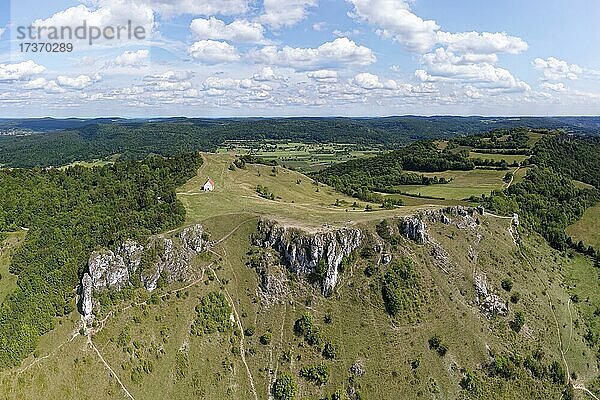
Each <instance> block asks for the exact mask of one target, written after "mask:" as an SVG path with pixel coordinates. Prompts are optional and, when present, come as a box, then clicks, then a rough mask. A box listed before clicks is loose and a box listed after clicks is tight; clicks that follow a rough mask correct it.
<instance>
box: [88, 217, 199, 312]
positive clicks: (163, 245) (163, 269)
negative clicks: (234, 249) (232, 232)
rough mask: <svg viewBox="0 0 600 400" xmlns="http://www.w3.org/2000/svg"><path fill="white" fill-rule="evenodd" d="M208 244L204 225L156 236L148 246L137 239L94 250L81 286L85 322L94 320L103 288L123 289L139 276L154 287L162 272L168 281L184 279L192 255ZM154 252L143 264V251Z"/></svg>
mask: <svg viewBox="0 0 600 400" xmlns="http://www.w3.org/2000/svg"><path fill="white" fill-rule="evenodd" d="M205 247H206V240H205V234H204V229H203V228H202V226H201V225H194V226H191V227H188V228H185V229H184V230H182V231H181V233H180V234H179V236H178V237H177V238H175V239H163V238H156V239H153V240H151V241H150V243H149V244H148V245H146V246H142V245H141V244H139V243H137V242H136V241H134V240H131V239H129V240H126V241H125V242H123V243H122V244H121V245H120V246H119V247H118V249H117V252H116V254H115V253H114V252H113V251H111V250H102V251H97V252H94V253H92V255H91V256H90V259H89V261H88V271H89V272H86V273H85V274H84V275H83V278H82V280H81V286H80V294H81V312H82V314H83V316H84V320H85V321H86V323H88V324H89V323H91V321H92V320H93V314H92V313H93V308H94V305H95V303H94V299H93V294H94V293H101V292H103V291H104V290H117V291H118V290H121V289H122V288H123V287H125V286H127V285H130V284H131V283H132V282H131V277H132V276H136V278H137V277H138V276H139V278H137V279H139V280H140V281H141V283H142V285H143V286H144V287H145V288H146V289H147V290H148V291H153V290H154V289H156V287H157V285H158V280H159V279H160V277H161V276H163V277H164V278H165V279H166V280H167V281H168V282H174V281H177V280H184V279H185V278H186V275H187V272H188V267H189V265H190V262H191V260H192V258H193V257H194V256H195V255H197V254H198V253H200V252H201V251H202V250H204V248H205ZM147 253H151V254H152V255H153V256H154V260H153V262H152V261H151V262H150V265H146V266H145V268H146V270H144V271H140V269H141V268H142V259H143V256H144V254H147Z"/></svg>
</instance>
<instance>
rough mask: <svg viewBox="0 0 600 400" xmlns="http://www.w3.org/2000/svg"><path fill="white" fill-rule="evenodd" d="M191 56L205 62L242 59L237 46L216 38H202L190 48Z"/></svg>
mask: <svg viewBox="0 0 600 400" xmlns="http://www.w3.org/2000/svg"><path fill="white" fill-rule="evenodd" d="M188 52H189V54H190V56H191V57H192V58H194V59H195V60H197V61H200V62H201V63H204V64H220V63H227V62H233V61H237V60H239V59H240V55H239V53H238V51H237V49H236V48H235V47H233V46H232V45H230V44H229V43H226V42H221V41H216V40H200V41H197V42H196V43H194V44H193V45H192V46H191V47H190V48H189V50H188Z"/></svg>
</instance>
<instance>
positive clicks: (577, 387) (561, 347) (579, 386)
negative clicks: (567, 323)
mask: <svg viewBox="0 0 600 400" xmlns="http://www.w3.org/2000/svg"><path fill="white" fill-rule="evenodd" d="M518 247H519V253H520V254H521V257H523V259H524V260H525V261H527V263H528V264H529V266H530V267H531V268H533V265H532V264H531V261H529V258H528V257H527V256H526V255H525V253H524V252H523V249H522V247H521V245H518ZM537 278H538V280H539V281H540V283H541V284H542V286H543V287H544V290H545V291H546V297H547V298H548V303H549V304H550V310H551V311H552V316H553V317H554V323H555V327H556V336H557V338H558V344H559V350H560V354H561V358H562V361H563V364H564V365H565V369H566V371H567V372H566V373H567V379H568V381H569V383H570V384H571V385H572V386H573V389H574V390H580V391H582V392H585V393H587V394H588V395H589V396H591V397H592V398H593V399H594V400H600V399H598V397H596V395H595V394H594V393H592V392H591V391H590V390H589V389H588V388H586V387H585V385H584V384H583V383H579V384H575V383H574V382H573V379H572V378H571V372H570V368H569V363H568V362H567V358H566V356H565V350H564V344H563V340H562V335H561V333H560V324H559V322H558V317H557V316H556V312H555V311H554V304H553V303H552V299H551V298H550V294H549V293H548V287H547V286H546V284H545V283H544V281H542V279H541V278H540V277H539V276H538V277H537ZM567 307H568V309H569V317H570V320H571V332H570V336H569V341H572V335H573V315H572V313H571V299H569V301H568V303H567ZM570 347H571V346H570V343H569V347H568V349H567V351H568V350H569V349H570Z"/></svg>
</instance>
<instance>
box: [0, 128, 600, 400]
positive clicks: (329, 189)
mask: <svg viewBox="0 0 600 400" xmlns="http://www.w3.org/2000/svg"><path fill="white" fill-rule="evenodd" d="M323 123H324V122H323ZM338 123H339V124H342V123H343V127H346V126H347V122H339V121H338ZM380 123H382V124H383V122H380ZM165 124H166V123H165ZM329 124H334V122H329ZM355 124H357V126H359V127H360V129H364V130H365V131H366V132H368V129H369V127H371V128H372V127H373V125H372V124H373V123H371V125H368V124H366V123H363V122H355ZM85 129H87V130H90V129H92V128H89V127H88V128H85ZM100 129H101V130H103V131H104V133H106V130H107V128H106V127H102V128H100ZM113 129H115V130H124V129H127V126H126V125H118V126H116V127H114V128H113ZM132 129H133V130H139V129H142V128H141V127H140V126H135V127H133V128H132ZM157 129H158V128H157ZM193 129H200V128H198V127H196V128H193ZM203 129H204V128H203ZM357 129H358V128H357ZM377 129H383V128H381V127H377ZM306 132H312V130H308V129H306ZM128 134H131V135H132V136H127V138H129V139H130V138H133V137H135V134H134V133H131V132H129V133H128ZM153 134H154V133H153ZM311 134H312V133H311ZM61 135H64V137H65V138H69V137H72V135H73V133H72V132H65V133H62V134H61ZM365 135H366V136H364V137H365V138H369V137H370V136H368V135H367V134H365ZM129 139H128V140H129ZM346 139H348V137H347V136H344V135H342V136H341V137H340V140H336V141H333V140H332V141H331V142H329V143H328V142H327V141H326V140H325V139H323V140H321V139H319V140H320V141H310V140H302V138H300V139H298V138H289V139H285V140H281V139H276V138H272V137H269V138H266V139H260V138H256V137H251V138H249V139H247V140H245V139H244V140H242V139H239V140H233V139H228V138H225V139H224V140H222V141H220V142H219V143H211V146H213V145H214V148H213V149H212V150H214V151H213V152H201V153H197V152H195V151H190V152H188V153H187V154H183V155H178V156H174V157H166V158H163V157H162V156H158V155H151V156H148V157H141V158H142V160H141V161H134V160H131V159H128V157H119V156H115V154H121V155H123V154H124V153H126V152H125V151H124V148H121V149H120V150H117V151H115V149H113V148H111V149H104V148H103V149H99V148H95V149H93V150H91V151H90V152H88V153H85V150H84V149H83V148H79V147H77V146H76V145H75V144H73V143H76V142H77V141H73V142H69V143H71V144H70V146H71V145H72V146H73V147H69V148H72V149H75V150H76V151H75V150H73V152H72V153H69V154H68V155H67V156H66V158H65V159H64V162H63V163H62V164H60V165H65V166H64V167H60V168H58V167H57V168H31V169H3V170H0V191H1V192H2V193H1V194H2V196H0V212H1V213H0V230H1V231H3V232H5V233H4V234H3V235H2V237H1V238H0V239H2V246H1V247H0V302H1V304H2V305H1V306H0V399H98V398H101V399H122V398H128V399H188V398H199V399H250V400H253V399H254V400H256V399H273V400H291V399H328V400H333V399H336V400H338V399H349V400H357V399H515V400H516V399H557V400H558V399H597V398H598V396H600V372H599V366H600V279H599V274H598V272H599V271H600V270H599V269H598V267H599V260H600V253H599V249H600V243H599V238H598V235H597V231H598V230H597V228H596V225H597V223H598V222H599V219H598V218H599V215H598V202H599V201H600V193H599V191H598V185H599V182H600V177H599V171H600V164H599V163H600V161H599V159H598V157H597V154H600V151H599V150H600V143H599V142H598V140H597V139H594V138H592V137H584V136H581V137H580V136H573V135H569V134H566V133H564V132H563V131H558V130H546V129H528V128H515V127H510V128H509V129H500V130H493V131H490V132H488V133H482V134H475V135H448V137H436V138H432V139H436V140H424V141H411V143H408V142H409V141H407V143H405V145H404V146H398V148H386V147H385V146H384V145H382V144H381V143H377V141H376V140H374V139H373V143H369V142H368V140H367V139H365V140H364V141H361V142H360V143H352V142H351V140H346ZM427 139H430V138H427ZM14 140H17V139H14ZM27 140H28V141H29V144H27V142H19V143H18V146H27V145H31V146H34V145H35V149H36V154H38V156H39V159H40V160H48V163H52V164H55V165H57V166H58V165H59V164H58V163H56V162H55V161H56V160H59V159H60V154H59V153H60V151H59V150H58V149H48V151H47V152H45V153H44V152H43V151H42V147H38V146H40V145H39V143H38V142H37V141H40V140H41V141H44V140H49V139H48V138H47V137H44V138H43V139H39V138H37V139H35V138H29V139H27ZM65 140H66V139H65ZM78 140H79V139H78ZM369 140H370V139H369ZM34 142H35V143H34ZM188 145H189V146H188ZM10 146H17V142H11V143H10ZM182 147H183V148H185V150H198V148H197V147H194V144H193V143H192V142H189V143H188V142H186V143H185V145H182ZM146 150H150V149H146ZM136 151H139V154H142V152H143V150H140V149H137V150H136ZM148 153H161V152H159V151H148ZM2 154H3V153H2V151H0V156H1V157H4V156H3V155H2ZM86 154H87V156H86ZM139 154H138V155H139ZM82 155H83V156H82ZM6 157H8V156H6ZM132 158H138V157H132ZM22 161H23V160H21V158H20V157H18V158H17V159H16V163H17V164H18V163H21V162H22ZM3 162H5V164H10V163H9V162H8V161H7V160H4V161H3ZM71 163H72V164H71ZM41 164H42V162H41V161H40V165H41ZM21 166H25V167H33V165H21ZM209 178H210V179H212V180H213V181H214V183H215V187H214V190H212V191H205V190H204V184H205V183H206V182H207V180H208V179H209ZM88 278H89V279H90V280H91V282H92V285H93V287H91V288H90V287H89V285H88V283H86V282H88V281H87V280H86V279H88ZM86 288H89V292H87V291H86ZM149 289H150V290H149ZM90 295H91V297H90ZM88 301H89V303H88ZM88 305H89V306H90V310H91V311H90V310H87V311H86V308H87V306H88ZM88 311H89V312H88Z"/></svg>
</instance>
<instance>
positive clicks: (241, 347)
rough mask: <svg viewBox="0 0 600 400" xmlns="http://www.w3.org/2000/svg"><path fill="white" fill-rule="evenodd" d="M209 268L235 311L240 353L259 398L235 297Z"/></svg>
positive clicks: (255, 395)
mask: <svg viewBox="0 0 600 400" xmlns="http://www.w3.org/2000/svg"><path fill="white" fill-rule="evenodd" d="M209 269H210V270H211V271H212V273H213V275H214V276H215V279H216V280H217V282H218V283H219V285H221V286H223V292H224V293H225V296H226V297H227V301H229V304H231V310H232V311H233V314H234V318H235V322H236V325H237V326H238V328H239V330H240V355H241V358H242V362H243V363H244V366H245V367H246V373H247V374H248V380H249V382H250V387H251V388H252V394H253V395H254V399H255V400H258V394H257V393H256V387H255V385H254V378H253V377H252V373H251V372H250V367H249V366H248V363H247V362H246V349H245V347H244V327H243V326H242V322H241V320H240V316H239V314H238V312H237V308H236V307H235V302H234V301H233V298H232V297H231V295H230V294H229V291H228V290H227V288H225V285H223V283H222V282H221V280H220V279H219V276H218V275H217V271H215V270H214V269H213V268H212V267H209Z"/></svg>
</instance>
